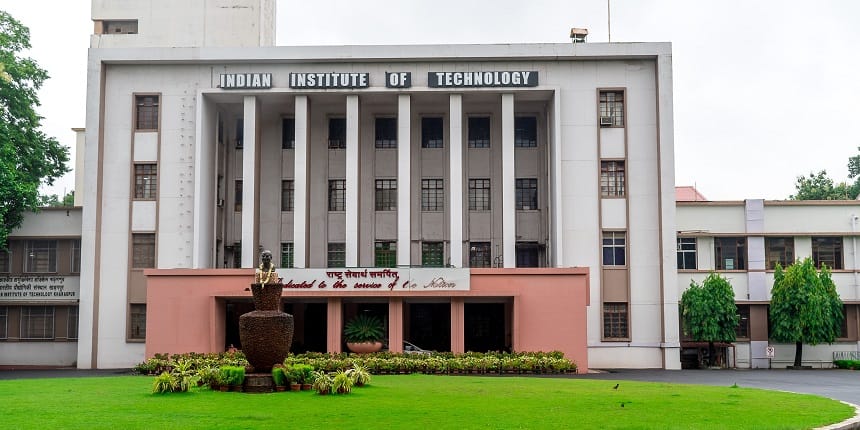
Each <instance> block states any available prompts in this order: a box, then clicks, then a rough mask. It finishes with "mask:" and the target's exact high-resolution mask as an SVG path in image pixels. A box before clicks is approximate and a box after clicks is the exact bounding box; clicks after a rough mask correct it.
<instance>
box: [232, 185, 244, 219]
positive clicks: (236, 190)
mask: <svg viewBox="0 0 860 430" xmlns="http://www.w3.org/2000/svg"><path fill="white" fill-rule="evenodd" d="M233 210H234V211H236V212H242V180H241V179H236V182H235V183H234V185H233Z"/></svg>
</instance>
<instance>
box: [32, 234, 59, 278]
mask: <svg viewBox="0 0 860 430" xmlns="http://www.w3.org/2000/svg"><path fill="white" fill-rule="evenodd" d="M24 272H27V273H56V272H57V241H56V240H28V241H27V242H26V248H25V250H24Z"/></svg>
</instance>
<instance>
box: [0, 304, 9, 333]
mask: <svg viewBox="0 0 860 430" xmlns="http://www.w3.org/2000/svg"><path fill="white" fill-rule="evenodd" d="M8 327H9V308H8V307H6V306H0V339H8V338H9V329H8Z"/></svg>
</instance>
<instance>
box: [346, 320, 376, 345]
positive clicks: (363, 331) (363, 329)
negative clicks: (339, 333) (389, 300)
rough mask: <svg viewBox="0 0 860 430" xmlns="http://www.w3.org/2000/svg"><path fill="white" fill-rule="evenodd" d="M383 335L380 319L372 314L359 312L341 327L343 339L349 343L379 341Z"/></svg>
mask: <svg viewBox="0 0 860 430" xmlns="http://www.w3.org/2000/svg"><path fill="white" fill-rule="evenodd" d="M384 335H385V332H384V325H383V323H382V320H381V319H380V318H378V317H376V316H373V315H365V314H360V315H358V316H356V317H355V318H353V319H351V320H349V322H348V323H346V326H344V328H343V336H344V339H345V340H346V341H347V342H349V343H361V342H380V341H381V340H382V338H383V336H384Z"/></svg>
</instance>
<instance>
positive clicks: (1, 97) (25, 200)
mask: <svg viewBox="0 0 860 430" xmlns="http://www.w3.org/2000/svg"><path fill="white" fill-rule="evenodd" d="M29 48H30V30H29V29H28V28H27V27H25V26H24V25H22V24H21V23H20V22H18V21H17V20H15V18H13V17H12V16H11V15H9V14H8V13H6V12H5V11H2V10H0V249H3V248H5V247H6V238H7V237H8V235H9V232H10V231H12V230H13V229H15V228H17V227H19V226H20V225H21V221H23V219H24V213H25V212H26V211H34V210H36V209H37V208H38V205H39V185H41V184H42V183H45V184H48V185H50V184H52V183H53V182H54V180H55V179H57V178H59V177H60V176H62V175H63V174H64V173H66V172H67V171H68V167H67V166H66V163H67V162H68V161H69V151H68V148H66V147H64V146H62V145H60V144H59V143H58V142H57V140H56V139H54V138H52V137H48V136H46V135H45V133H43V132H42V131H41V130H40V129H39V128H40V127H41V124H40V123H41V120H42V117H41V116H39V115H38V114H37V113H36V110H35V108H36V106H38V105H39V98H38V95H37V91H38V90H39V88H41V86H42V83H43V82H44V81H45V79H47V78H48V74H47V72H46V71H45V70H43V69H41V68H40V67H39V65H38V64H36V62H35V61H34V60H33V59H31V58H26V57H22V56H21V51H23V50H26V49H29Z"/></svg>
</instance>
